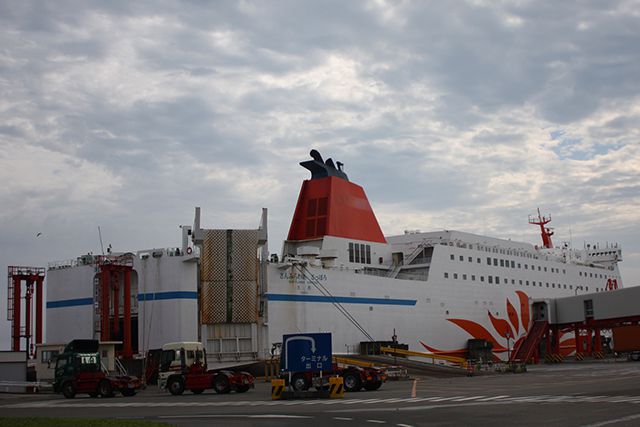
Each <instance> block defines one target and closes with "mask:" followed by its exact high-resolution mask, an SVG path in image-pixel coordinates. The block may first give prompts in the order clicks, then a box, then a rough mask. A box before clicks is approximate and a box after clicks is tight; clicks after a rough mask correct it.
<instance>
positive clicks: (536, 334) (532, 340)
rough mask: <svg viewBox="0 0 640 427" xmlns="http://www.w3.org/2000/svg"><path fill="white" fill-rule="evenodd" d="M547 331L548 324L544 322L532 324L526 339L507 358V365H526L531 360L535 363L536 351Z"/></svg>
mask: <svg viewBox="0 0 640 427" xmlns="http://www.w3.org/2000/svg"><path fill="white" fill-rule="evenodd" d="M548 329H549V322H547V321H546V320H536V321H535V322H533V325H532V326H531V329H530V330H529V333H528V334H527V336H526V338H525V339H524V340H522V341H520V343H519V344H518V345H517V346H516V348H514V350H513V353H511V356H510V357H509V363H514V362H521V363H527V362H529V361H530V360H532V358H533V359H534V360H535V361H537V359H538V358H539V357H537V355H536V350H537V349H538V346H539V344H540V341H542V338H543V337H544V336H545V334H546V333H547V331H548Z"/></svg>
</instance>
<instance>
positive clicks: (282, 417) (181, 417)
mask: <svg viewBox="0 0 640 427" xmlns="http://www.w3.org/2000/svg"><path fill="white" fill-rule="evenodd" d="M157 418H159V419H163V420H166V419H189V418H191V419H193V418H268V419H298V418H313V417H309V416H306V415H285V414H261V415H233V414H203V415H161V416H158V417H157Z"/></svg>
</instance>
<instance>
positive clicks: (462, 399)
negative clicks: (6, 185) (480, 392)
mask: <svg viewBox="0 0 640 427" xmlns="http://www.w3.org/2000/svg"><path fill="white" fill-rule="evenodd" d="M483 397H486V396H471V397H463V398H461V399H453V400H452V402H464V401H466V400H475V399H481V398H483Z"/></svg>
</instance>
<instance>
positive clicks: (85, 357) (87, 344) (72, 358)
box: [53, 339, 142, 399]
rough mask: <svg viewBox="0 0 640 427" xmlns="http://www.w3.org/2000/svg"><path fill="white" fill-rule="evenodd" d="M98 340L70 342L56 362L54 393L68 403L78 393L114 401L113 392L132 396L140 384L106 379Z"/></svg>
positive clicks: (128, 379)
mask: <svg viewBox="0 0 640 427" xmlns="http://www.w3.org/2000/svg"><path fill="white" fill-rule="evenodd" d="M99 345H100V343H99V341H98V340H86V339H83V340H73V341H71V342H70V343H69V344H67V346H66V347H65V348H64V351H63V352H62V353H61V354H59V355H58V356H57V358H56V368H55V380H54V383H53V390H54V391H55V392H56V393H62V394H63V395H64V397H66V398H67V399H71V398H73V397H75V395H76V394H78V393H86V394H88V395H89V396H91V397H98V396H102V397H105V398H106V397H113V396H114V394H115V392H116V391H119V392H120V393H122V395H124V396H133V395H135V394H136V391H137V390H138V389H140V388H141V386H142V383H141V381H140V380H139V379H138V378H136V377H132V376H129V375H117V376H114V375H108V374H107V373H105V372H104V371H103V369H102V364H101V363H100V353H99V352H98V347H99Z"/></svg>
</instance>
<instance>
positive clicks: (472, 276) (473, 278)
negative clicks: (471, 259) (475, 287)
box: [471, 274, 476, 282]
mask: <svg viewBox="0 0 640 427" xmlns="http://www.w3.org/2000/svg"><path fill="white" fill-rule="evenodd" d="M471 281H472V282H475V281H476V276H474V275H473V274H472V275H471Z"/></svg>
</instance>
